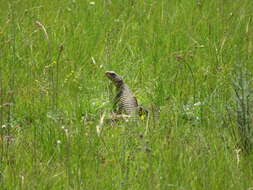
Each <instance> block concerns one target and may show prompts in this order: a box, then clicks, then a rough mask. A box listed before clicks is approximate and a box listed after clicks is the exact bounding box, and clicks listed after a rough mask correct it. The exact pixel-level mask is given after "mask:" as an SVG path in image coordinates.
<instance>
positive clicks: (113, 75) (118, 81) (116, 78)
mask: <svg viewBox="0 0 253 190" xmlns="http://www.w3.org/2000/svg"><path fill="white" fill-rule="evenodd" d="M105 75H106V76H107V77H108V78H109V79H110V80H111V81H112V82H113V83H114V84H115V85H116V86H118V85H121V84H122V83H123V79H122V77H121V76H119V75H118V74H117V73H115V72H114V71H106V72H105Z"/></svg>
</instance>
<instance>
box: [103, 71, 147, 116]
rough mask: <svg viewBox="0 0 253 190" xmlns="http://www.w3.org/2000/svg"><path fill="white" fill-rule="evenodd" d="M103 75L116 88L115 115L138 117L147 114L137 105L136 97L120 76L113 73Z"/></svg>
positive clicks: (108, 72)
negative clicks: (116, 108)
mask: <svg viewBox="0 0 253 190" xmlns="http://www.w3.org/2000/svg"><path fill="white" fill-rule="evenodd" d="M105 75H106V76H107V78H108V79H109V80H111V81H112V83H113V84H114V86H115V87H116V96H115V98H114V108H115V107H116V106H118V110H117V111H116V113H117V114H127V115H130V116H134V115H139V116H140V117H143V115H147V114H148V111H147V109H145V108H144V107H143V106H139V105H138V101H137V99H136V97H135V96H134V94H133V93H132V91H131V90H130V88H129V87H128V85H127V84H126V83H125V82H124V80H123V78H122V77H121V76H120V75H118V74H117V73H115V72H114V71H106V72H105Z"/></svg>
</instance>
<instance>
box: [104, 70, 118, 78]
mask: <svg viewBox="0 0 253 190" xmlns="http://www.w3.org/2000/svg"><path fill="white" fill-rule="evenodd" d="M105 75H106V76H107V77H108V78H110V79H111V78H113V76H116V75H115V73H114V72H112V71H106V72H105Z"/></svg>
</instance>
